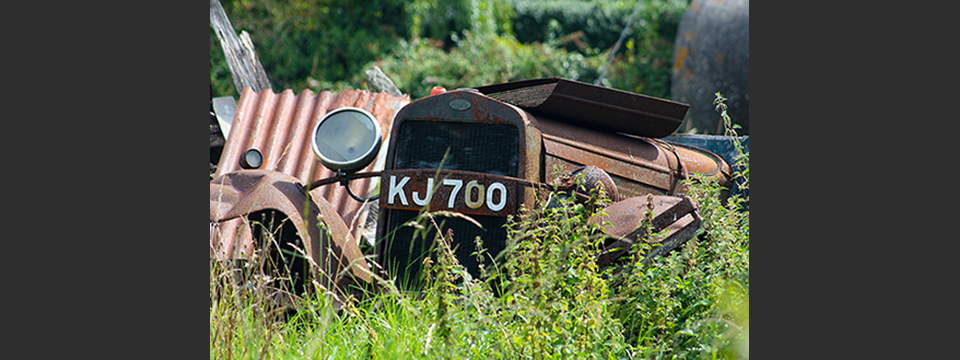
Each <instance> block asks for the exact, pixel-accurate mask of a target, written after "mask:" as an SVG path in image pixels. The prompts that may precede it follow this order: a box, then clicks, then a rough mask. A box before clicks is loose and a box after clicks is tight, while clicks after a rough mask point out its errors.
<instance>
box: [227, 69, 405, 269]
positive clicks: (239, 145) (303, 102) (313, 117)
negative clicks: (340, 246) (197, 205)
mask: <svg viewBox="0 0 960 360" xmlns="http://www.w3.org/2000/svg"><path fill="white" fill-rule="evenodd" d="M409 102H410V98H409V96H406V95H404V96H402V97H395V96H392V95H389V94H386V93H373V92H369V91H366V90H344V91H342V92H340V93H332V92H329V91H326V90H324V91H321V92H319V93H314V92H312V91H310V90H304V91H303V92H301V93H300V95H294V93H293V91H292V90H289V89H288V90H284V91H283V92H281V93H280V94H275V93H274V92H273V91H271V90H264V91H263V92H260V93H255V92H253V91H252V90H251V89H250V88H245V89H244V90H243V92H242V94H241V95H240V100H239V101H238V103H237V109H236V113H235V115H234V118H233V125H232V127H231V129H230V134H229V135H228V136H227V141H226V143H225V144H224V147H223V153H222V154H221V157H220V163H219V164H218V165H217V172H216V173H215V174H214V177H219V176H221V175H224V174H227V173H230V172H233V171H237V170H240V169H241V167H240V157H241V156H242V155H243V153H244V152H245V151H247V150H249V149H257V150H259V151H260V153H262V154H263V164H262V165H261V166H260V168H259V169H261V170H273V171H278V172H281V173H284V174H287V175H290V176H293V177H295V178H297V179H299V180H300V182H301V183H302V184H304V185H306V184H310V182H312V181H314V180H317V179H323V178H327V177H331V176H334V173H333V172H332V171H330V170H329V169H327V168H325V167H323V165H321V164H320V163H319V161H318V160H317V158H316V156H315V155H314V154H313V150H312V149H311V146H310V132H311V131H313V127H314V126H316V124H317V122H319V121H320V119H321V118H323V116H324V115H326V114H327V113H328V112H330V111H333V110H335V109H339V108H342V107H348V106H352V107H357V108H361V109H364V110H366V111H368V112H370V113H371V114H372V115H373V116H374V117H376V118H377V120H378V121H379V122H380V129H381V131H383V137H384V142H386V141H387V139H386V138H387V136H388V134H389V131H390V127H391V125H392V124H393V118H394V115H396V113H397V111H398V110H399V109H400V108H401V107H403V106H404V105H406V104H407V103H409ZM385 150H386V147H385V146H384V147H383V148H382V149H381V154H380V155H378V157H377V159H376V160H375V161H374V162H373V163H371V164H370V165H369V166H367V167H366V168H365V169H363V170H360V171H378V170H380V169H382V168H383V152H385ZM372 184H373V183H372V180H371V179H370V178H364V179H358V180H354V181H351V182H350V188H351V189H352V190H353V192H354V193H355V194H357V195H359V196H363V197H366V196H367V191H368V190H369V189H370V188H371V185H372ZM310 195H311V196H314V197H323V198H325V199H327V200H328V201H329V202H330V203H331V204H332V205H333V207H334V208H335V209H336V211H337V213H338V214H339V215H340V216H341V217H342V218H343V220H344V222H346V224H347V226H350V225H351V224H353V223H354V222H355V221H356V223H357V224H363V222H364V220H365V215H366V213H365V212H364V211H361V210H362V208H363V204H361V203H360V202H358V201H356V200H353V199H352V198H351V197H350V196H349V195H348V194H347V193H346V189H344V188H343V187H341V186H340V185H338V184H332V185H328V186H321V187H319V188H316V189H314V190H313V191H311V192H310ZM241 225H242V219H234V220H229V221H225V222H223V223H219V224H214V223H211V224H210V246H211V248H210V249H211V256H214V255H216V256H217V257H218V258H225V257H229V256H228V255H226V254H233V253H234V244H233V241H232V240H233V239H236V238H237V233H238V232H240V233H241V235H240V239H241V240H242V241H243V243H244V244H245V246H244V248H245V249H244V252H245V253H247V254H249V252H250V251H251V250H252V247H251V243H250V242H249V240H250V233H249V228H248V227H247V226H241ZM355 228H358V229H359V228H361V227H360V226H358V227H355ZM357 235H359V231H358V232H357V233H355V234H354V239H357ZM221 239H222V240H221Z"/></svg>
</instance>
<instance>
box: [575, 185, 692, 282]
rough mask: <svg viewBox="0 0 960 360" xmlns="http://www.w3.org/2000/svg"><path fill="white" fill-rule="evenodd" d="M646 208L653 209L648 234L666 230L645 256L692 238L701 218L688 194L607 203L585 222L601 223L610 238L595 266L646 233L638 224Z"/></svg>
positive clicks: (619, 253) (622, 252)
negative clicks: (600, 210)
mask: <svg viewBox="0 0 960 360" xmlns="http://www.w3.org/2000/svg"><path fill="white" fill-rule="evenodd" d="M647 211H652V212H653V219H652V220H650V231H651V233H657V232H660V231H663V230H664V229H667V232H666V235H665V237H664V238H663V239H662V240H660V241H658V242H656V243H655V244H656V245H658V246H655V247H654V248H653V250H652V251H650V252H649V253H648V254H645V257H646V258H647V259H649V258H650V257H651V256H657V255H663V254H666V253H667V252H669V251H671V250H673V249H675V248H676V247H677V246H679V245H681V244H683V243H684V242H686V241H687V240H689V239H690V238H692V237H693V235H694V234H695V233H696V230H697V229H698V228H699V227H700V222H701V221H702V219H701V217H700V214H699V213H698V212H697V209H696V204H694V203H693V200H692V199H690V197H688V196H682V197H676V196H664V195H647V196H638V197H633V198H629V199H626V200H623V201H620V202H616V203H613V204H610V205H609V206H607V207H605V208H604V209H603V212H602V213H601V214H598V215H597V216H595V217H593V218H591V219H590V221H589V222H590V223H591V224H601V226H602V228H603V229H604V232H606V234H607V236H608V237H609V239H610V241H608V243H607V245H606V246H605V247H604V249H603V251H602V252H601V254H600V256H599V257H598V259H597V265H599V266H605V265H608V264H610V263H611V262H613V261H614V260H616V259H617V258H619V257H621V256H623V255H625V254H627V253H628V252H629V251H630V250H631V247H632V246H633V245H634V244H636V242H637V241H639V240H640V239H642V238H643V237H645V236H647V235H649V233H645V232H644V231H645V228H644V227H641V226H640V225H641V223H642V222H643V221H644V218H645V212H647Z"/></svg>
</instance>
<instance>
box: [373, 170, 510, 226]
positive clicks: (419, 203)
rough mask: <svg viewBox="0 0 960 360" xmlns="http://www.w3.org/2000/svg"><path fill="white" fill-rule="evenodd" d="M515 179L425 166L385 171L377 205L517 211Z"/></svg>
mask: <svg viewBox="0 0 960 360" xmlns="http://www.w3.org/2000/svg"><path fill="white" fill-rule="evenodd" d="M517 189H518V188H517V183H516V181H514V180H512V179H510V178H506V177H502V176H497V175H491V174H484V173H476V172H467V171H454V170H450V171H440V172H439V174H438V173H437V171H436V170H428V169H404V170H385V171H384V172H383V174H382V175H381V176H380V207H381V208H385V209H401V210H417V211H419V210H420V209H423V208H429V210H430V211H455V212H460V213H464V214H469V215H493V216H507V215H513V214H516V211H517Z"/></svg>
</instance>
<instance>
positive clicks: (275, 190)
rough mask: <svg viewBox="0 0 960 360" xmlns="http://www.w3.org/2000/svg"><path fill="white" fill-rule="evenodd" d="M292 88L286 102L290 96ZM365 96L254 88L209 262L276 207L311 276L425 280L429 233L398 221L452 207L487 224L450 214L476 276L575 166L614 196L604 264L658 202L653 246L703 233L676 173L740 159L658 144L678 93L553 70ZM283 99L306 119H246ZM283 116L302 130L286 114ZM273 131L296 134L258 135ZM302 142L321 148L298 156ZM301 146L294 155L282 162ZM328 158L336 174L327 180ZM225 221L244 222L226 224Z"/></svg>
mask: <svg viewBox="0 0 960 360" xmlns="http://www.w3.org/2000/svg"><path fill="white" fill-rule="evenodd" d="M265 92H269V91H265ZM288 92H289V91H288ZM288 92H284V94H285V95H281V98H282V97H283V96H286V97H288V98H290V97H293V95H292V93H288ZM305 93H306V92H305ZM361 95H363V96H368V98H367V100H353V102H340V103H338V104H333V105H331V103H330V100H326V102H324V104H326V105H325V106H327V107H326V108H322V109H320V108H318V107H322V106H323V105H303V104H306V103H309V102H310V101H312V100H309V99H308V98H309V97H310V96H313V95H312V93H308V94H307V95H303V94H301V95H300V97H296V98H297V100H289V99H288V100H278V102H279V103H280V104H281V105H269V104H268V105H264V103H265V101H264V100H263V97H264V96H267V97H271V98H273V96H275V95H273V94H272V93H270V94H255V93H252V92H251V91H249V90H247V91H244V93H243V94H242V95H241V100H240V101H239V105H238V108H237V115H236V116H235V117H234V119H235V122H234V124H233V129H232V130H231V135H230V137H229V138H228V139H227V145H226V146H225V153H224V156H223V157H222V158H221V161H220V165H219V170H220V171H218V173H217V174H216V176H215V177H214V178H213V179H212V180H211V182H210V223H211V258H213V259H217V260H221V261H222V260H228V259H236V258H241V257H243V256H248V255H249V254H251V253H252V251H253V249H256V247H257V246H262V244H261V245H258V244H257V239H255V236H253V235H251V234H252V233H256V232H257V231H256V230H250V228H249V224H250V222H249V219H252V218H254V217H262V216H263V215H264V213H265V212H273V213H279V214H280V217H282V218H285V219H287V221H288V223H289V224H291V226H292V227H291V226H287V230H285V232H284V234H285V235H284V236H282V238H283V239H284V240H282V241H281V242H284V243H288V245H287V246H288V247H289V249H290V250H289V251H288V253H291V252H294V250H296V251H299V252H300V253H301V254H302V261H300V263H301V265H300V266H298V267H296V268H292V267H291V269H290V271H292V272H294V273H296V274H297V275H294V276H296V277H298V278H299V279H301V281H305V280H309V279H313V280H315V281H316V282H315V283H316V284H319V285H320V286H324V287H327V288H336V289H344V288H346V287H349V286H351V285H356V284H360V285H364V284H368V283H370V282H372V281H374V280H373V279H374V278H376V277H377V276H379V277H381V278H385V279H395V280H396V284H398V285H401V287H404V288H408V289H412V290H415V289H416V286H417V279H418V278H419V276H418V274H419V271H420V270H419V269H420V266H421V262H422V259H423V258H424V257H425V256H429V255H430V253H431V250H430V249H431V248H432V237H431V236H426V237H425V238H426V240H424V237H423V236H420V237H415V231H414V230H415V228H414V227H410V226H404V224H407V223H408V222H410V221H411V220H414V219H416V218H417V217H418V215H419V214H420V213H421V212H423V211H447V212H455V213H460V214H464V215H466V216H468V217H470V218H471V219H472V220H475V222H476V223H479V224H480V225H481V226H477V225H476V224H475V223H474V222H473V221H468V220H465V219H463V218H458V217H452V218H446V219H445V221H444V222H443V227H444V229H443V230H442V231H443V232H444V233H447V232H448V231H450V232H452V234H453V244H452V245H453V247H454V248H455V249H456V250H455V255H456V257H457V258H458V260H459V261H460V262H461V263H462V264H463V265H464V266H465V267H466V268H467V270H468V271H469V272H470V273H471V274H472V275H474V276H479V269H478V264H477V263H476V262H475V257H474V256H472V255H471V254H473V253H474V251H475V246H474V241H475V238H476V237H480V238H481V239H482V243H483V245H484V246H485V247H486V250H487V253H488V254H490V255H491V256H496V255H497V254H498V253H500V252H501V251H503V250H504V248H505V247H506V236H507V234H506V229H505V228H504V224H506V222H507V217H508V216H511V215H513V216H519V215H522V214H521V213H520V211H521V206H522V205H526V206H527V207H528V208H529V207H531V206H533V204H534V202H535V200H536V199H544V198H546V197H547V196H548V195H549V193H550V192H553V191H557V190H571V185H572V183H570V181H569V179H571V175H577V174H580V175H581V178H582V179H585V183H586V184H587V185H589V186H594V185H596V184H603V185H604V190H605V191H606V193H607V194H608V195H609V196H610V198H611V200H612V202H611V203H609V205H608V206H607V207H606V208H605V210H604V213H605V214H606V215H604V217H603V218H597V219H592V221H595V222H598V223H599V222H606V223H607V224H608V225H606V228H605V230H606V233H607V236H608V238H609V241H608V242H607V249H606V250H607V251H604V252H602V253H601V254H598V262H599V263H600V264H601V265H602V264H608V263H610V262H612V261H613V260H614V259H616V258H617V257H618V256H621V255H623V254H624V253H626V252H627V250H628V249H629V248H630V246H629V245H630V244H631V243H632V242H633V241H636V235H637V232H638V231H639V230H638V228H637V225H638V224H639V222H640V218H641V216H642V214H643V210H644V209H647V208H652V209H653V210H654V214H655V218H654V221H653V226H654V229H655V230H662V229H667V236H666V237H665V238H664V239H663V240H662V241H661V245H662V246H659V247H656V249H657V250H656V251H657V253H664V252H667V251H670V250H671V249H673V248H675V247H676V246H678V245H679V244H681V243H683V242H684V241H686V240H688V239H690V238H691V237H692V236H693V235H694V232H695V231H696V229H697V228H698V227H699V224H700V217H699V214H698V212H697V209H696V204H694V203H693V202H692V201H691V199H690V198H689V197H686V196H684V195H683V194H684V185H683V182H682V180H683V179H685V178H688V177H689V176H690V174H693V173H696V174H700V175H702V176H705V177H708V178H709V177H712V178H714V179H716V180H717V181H719V182H720V184H721V185H724V186H729V184H730V178H731V172H730V166H729V165H728V164H727V163H726V162H725V161H724V160H723V159H721V158H720V157H719V156H717V155H716V154H714V153H711V152H709V151H706V150H702V149H698V148H694V147H690V146H685V145H681V144H678V143H671V142H667V141H663V140H659V139H658V138H662V137H665V136H667V135H670V134H671V133H673V132H674V131H675V130H676V129H677V127H679V125H680V123H681V120H682V119H683V117H684V114H685V113H686V111H687V109H688V106H687V105H685V104H681V103H676V102H672V101H668V100H663V99H658V98H653V97H649V96H644V95H639V94H634V93H629V92H625V91H620V90H615V89H609V88H603V87H599V86H594V85H589V84H585V83H580V82H576V81H571V80H565V79H555V78H550V79H536V80H527V81H519V82H510V83H504V84H496V85H489V86H482V87H478V88H474V89H458V90H453V91H445V92H440V93H438V94H436V95H431V96H428V97H425V98H422V99H418V100H416V101H412V102H409V101H408V100H406V99H405V98H404V99H394V98H383V97H379V98H370V94H369V93H365V92H364V93H363V94H361ZM325 96H328V97H329V95H325ZM378 96H379V95H378ZM253 98H257V99H259V100H251V99H253ZM305 98H307V99H308V100H304V99H305ZM352 98H356V96H353V97H352ZM316 102H317V103H321V102H322V101H319V100H317V101H316ZM283 104H287V105H283ZM291 104H299V105H291ZM285 106H286V107H288V108H291V109H296V110H290V111H286V112H291V111H293V112H296V113H297V114H296V115H290V114H286V115H277V116H274V117H275V118H277V119H281V120H276V122H277V123H278V124H272V125H270V126H265V127H263V129H261V128H260V127H257V125H251V124H243V123H240V122H241V121H242V120H243V119H253V120H248V121H249V122H257V123H267V122H269V121H267V120H264V119H265V118H269V117H271V115H270V114H272V113H273V112H277V111H279V110H276V109H283V108H284V107H285ZM311 107H312V110H310V109H307V110H304V109H305V108H311ZM264 109H266V110H264ZM279 112H284V111H279ZM283 119H287V120H283ZM298 119H299V120H298ZM284 121H286V122H292V123H294V125H289V124H285V125H284V124H279V123H282V122H284ZM251 127H252V128H255V129H260V130H256V132H257V133H258V135H250V133H252V132H254V130H249V129H247V130H244V128H251ZM271 132H273V133H277V132H282V133H283V134H284V135H283V136H285V137H286V138H284V139H285V140H284V139H281V140H275V139H272V140H269V141H264V140H257V139H256V138H257V137H258V136H260V137H265V136H270V135H268V134H270V133H271ZM305 139H308V140H305ZM384 139H386V140H384ZM285 142H286V143H285ZM290 144H293V145H290ZM307 147H309V148H310V150H311V151H312V153H313V154H312V155H313V156H309V155H304V153H305V150H302V149H304V148H307ZM265 148H268V149H265ZM227 149H230V151H229V153H228V152H227ZM291 153H297V154H298V155H297V158H296V159H293V160H289V159H284V157H287V158H289V157H290V154H291ZM307 158H309V159H307ZM288 162H289V163H297V164H299V165H298V166H294V167H291V166H286V165H284V164H286V163H288ZM321 165H322V166H323V167H325V168H326V169H325V170H323V173H322V175H323V176H318V175H320V174H321V173H320V172H319V171H318V170H317V169H321ZM303 169H309V170H303ZM376 178H379V181H378V182H377V181H373V179H376ZM359 182H362V184H361V186H360V189H357V187H356V185H353V184H356V183H359ZM321 189H326V190H321ZM330 189H339V190H340V192H339V193H338V194H333V193H331V192H330ZM322 191H326V192H322ZM344 194H345V195H344ZM374 201H375V202H374ZM348 202H351V203H352V204H351V205H343V204H346V203H348ZM365 203H372V204H373V205H376V206H375V208H377V209H378V211H377V216H376V226H375V228H376V233H375V235H374V236H373V246H372V247H371V248H370V250H368V251H367V252H366V253H367V254H366V255H365V252H364V251H362V250H361V245H364V244H363V243H362V242H361V240H360V238H361V234H362V231H361V229H360V228H362V227H363V224H364V223H365V222H366V221H364V219H365V217H366V210H367V207H365V206H362V204H365ZM336 204H339V205H336ZM370 220H372V219H370ZM231 221H232V222H236V223H238V224H239V225H237V226H235V229H234V230H231V231H224V228H225V227H224V226H223V224H226V223H229V222H231ZM280 245H281V246H280V247H283V244H280ZM371 253H372V254H371Z"/></svg>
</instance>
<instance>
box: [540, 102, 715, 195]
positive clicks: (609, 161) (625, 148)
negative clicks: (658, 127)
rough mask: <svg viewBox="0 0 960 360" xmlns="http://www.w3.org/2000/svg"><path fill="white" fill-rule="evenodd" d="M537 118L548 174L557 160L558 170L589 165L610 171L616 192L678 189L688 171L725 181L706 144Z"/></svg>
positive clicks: (674, 191)
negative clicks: (596, 128)
mask: <svg viewBox="0 0 960 360" xmlns="http://www.w3.org/2000/svg"><path fill="white" fill-rule="evenodd" d="M537 124H538V126H539V128H540V131H541V132H542V133H543V146H544V147H543V149H544V152H545V156H546V164H547V167H548V168H547V175H548V176H553V175H554V174H552V173H551V171H554V170H555V169H553V168H551V167H552V166H557V165H560V166H562V167H563V169H562V171H563V172H569V171H572V170H573V168H575V167H579V166H584V165H594V166H596V167H599V168H601V169H603V170H604V171H606V172H608V173H609V174H610V175H611V177H612V178H613V180H614V183H616V184H617V186H618V187H619V188H620V190H621V198H627V197H632V196H637V195H642V194H648V193H653V194H665V195H677V194H680V193H682V192H683V191H685V189H684V187H683V186H682V184H681V180H683V179H686V178H687V177H689V175H690V174H700V175H704V176H707V177H712V178H714V179H716V180H717V181H718V182H719V184H721V185H722V186H729V184H730V176H731V171H730V166H729V165H728V164H727V163H726V162H724V161H723V159H722V158H720V156H718V155H716V154H713V153H711V152H709V151H706V150H702V149H697V148H693V147H689V146H686V145H682V144H677V143H671V142H667V141H662V140H659V139H651V138H645V137H640V136H634V135H629V134H622V133H612V132H604V131H599V130H594V129H588V128H582V127H577V126H574V125H571V124H568V123H564V122H559V121H553V120H550V119H544V118H538V122H537ZM549 181H554V180H553V179H550V180H549ZM624 189H631V190H628V191H623V190H624Z"/></svg>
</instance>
